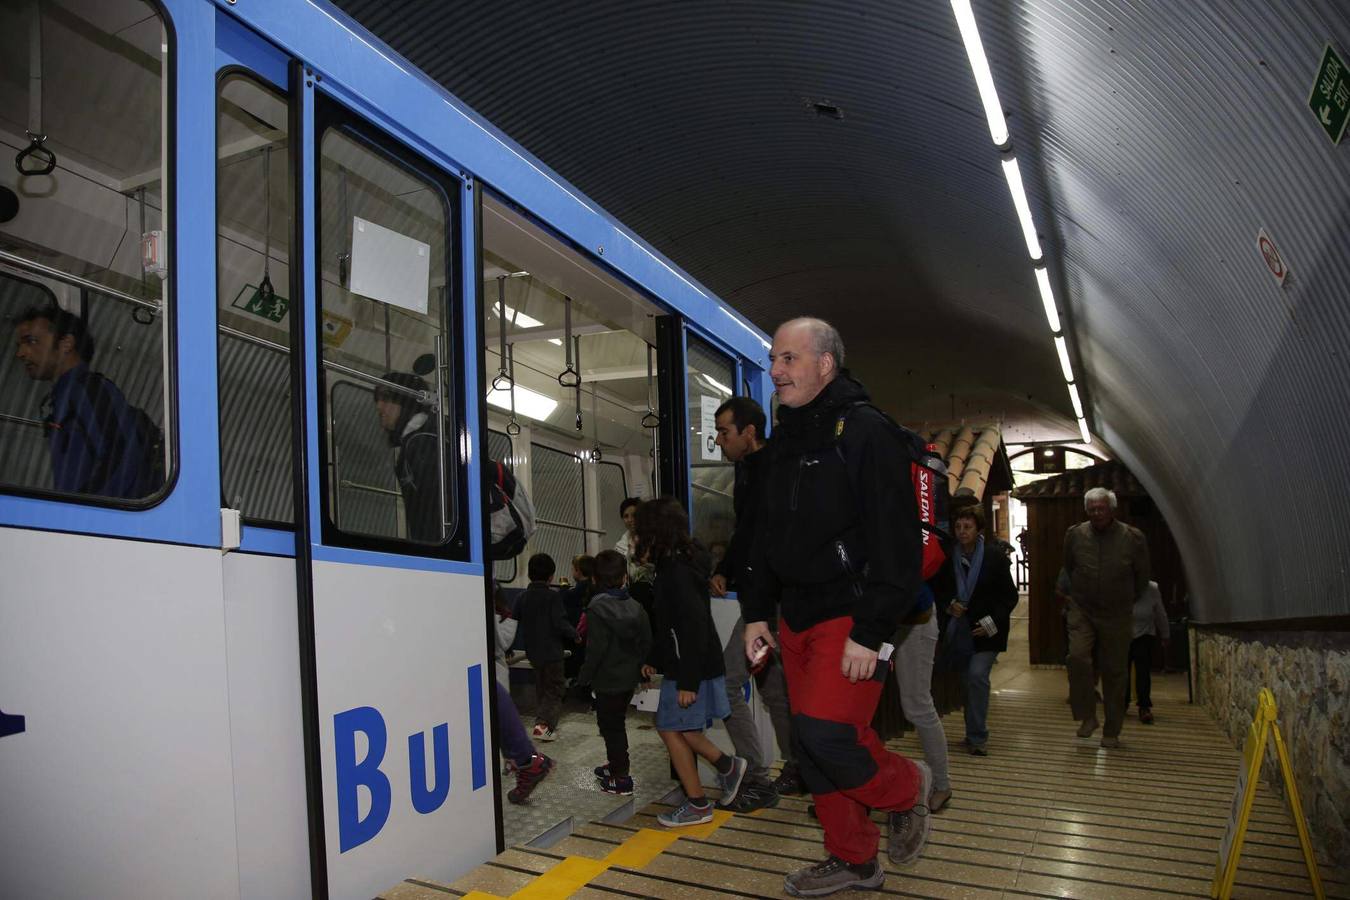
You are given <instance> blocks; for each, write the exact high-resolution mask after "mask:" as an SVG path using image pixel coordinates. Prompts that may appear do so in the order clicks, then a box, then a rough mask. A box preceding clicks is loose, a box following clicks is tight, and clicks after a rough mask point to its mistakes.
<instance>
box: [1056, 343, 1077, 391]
mask: <svg viewBox="0 0 1350 900" xmlns="http://www.w3.org/2000/svg"><path fill="white" fill-rule="evenodd" d="M1055 352H1056V353H1058V354H1059V367H1060V368H1061V369H1063V370H1064V380H1065V381H1067V382H1069V383H1070V384H1072V383H1073V363H1071V362H1069V345H1068V344H1067V343H1065V341H1064V335H1062V334H1058V335H1055Z"/></svg>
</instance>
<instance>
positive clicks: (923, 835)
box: [886, 762, 933, 866]
mask: <svg viewBox="0 0 1350 900" xmlns="http://www.w3.org/2000/svg"><path fill="white" fill-rule="evenodd" d="M914 765H916V766H918V767H919V792H918V794H916V795H915V796H916V797H917V798H918V799H916V800H915V802H914V805H913V806H912V807H910V808H909V809H907V810H905V811H904V812H893V813H891V814H890V815H889V816H888V817H887V818H889V820H890V826H891V832H890V834H889V835H888V836H887V837H886V855H887V856H889V857H890V858H891V862H893V863H895V864H896V865H897V866H907V865H909V864H910V863H912V862H914V861H915V860H916V859H918V858H919V854H920V853H922V852H923V845H924V844H926V843H928V832H929V831H931V830H932V828H933V818H932V816H930V815H929V814H928V812H929V810H928V798H929V797H931V796H932V795H933V770H932V769H930V768H928V763H926V762H916V763H915V764H914Z"/></svg>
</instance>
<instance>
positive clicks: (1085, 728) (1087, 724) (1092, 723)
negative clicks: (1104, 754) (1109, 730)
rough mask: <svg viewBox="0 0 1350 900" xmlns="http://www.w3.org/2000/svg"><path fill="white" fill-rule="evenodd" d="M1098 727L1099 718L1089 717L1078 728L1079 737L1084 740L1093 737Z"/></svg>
mask: <svg viewBox="0 0 1350 900" xmlns="http://www.w3.org/2000/svg"><path fill="white" fill-rule="evenodd" d="M1097 727H1098V722H1097V717H1096V716H1088V717H1087V718H1086V719H1084V720H1083V724H1082V725H1079V726H1078V736H1079V737H1082V738H1089V737H1092V733H1093V732H1094V731H1096V730H1097Z"/></svg>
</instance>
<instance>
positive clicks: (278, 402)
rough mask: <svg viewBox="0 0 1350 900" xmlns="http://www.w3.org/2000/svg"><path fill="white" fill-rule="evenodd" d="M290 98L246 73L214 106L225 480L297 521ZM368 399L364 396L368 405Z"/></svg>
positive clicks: (253, 501)
mask: <svg viewBox="0 0 1350 900" xmlns="http://www.w3.org/2000/svg"><path fill="white" fill-rule="evenodd" d="M287 128H288V106H287V102H286V98H285V97H284V96H282V95H281V94H280V93H278V92H276V91H274V90H272V89H270V88H267V87H264V86H263V85H262V84H261V83H260V82H258V81H256V80H255V79H253V78H251V77H249V76H247V75H243V74H229V75H226V76H225V77H224V78H223V79H221V81H220V91H219V97H218V106H217V112H216V221H217V225H216V306H217V316H218V319H219V334H218V337H217V340H218V349H219V354H220V489H221V494H222V502H223V504H224V505H225V506H228V507H231V508H233V509H238V510H240V511H241V512H242V513H243V515H244V518H245V519H246V520H248V521H251V522H262V523H275V524H282V525H289V524H291V523H292V522H294V520H295V517H294V508H293V507H294V499H293V492H292V490H291V484H292V476H291V371H290V357H289V352H290V327H291V319H290V302H291V301H290V296H289V295H290V293H291V289H290V236H291V204H292V190H291V175H290V164H289V153H288V141H287ZM369 403H370V399H369V397H367V398H366V405H367V406H369Z"/></svg>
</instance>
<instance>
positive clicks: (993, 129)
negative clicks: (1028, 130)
mask: <svg viewBox="0 0 1350 900" xmlns="http://www.w3.org/2000/svg"><path fill="white" fill-rule="evenodd" d="M952 12H954V13H956V24H957V27H959V28H960V29H961V40H962V41H964V42H965V45H966V56H968V57H970V69H971V71H972V72H974V74H975V86H976V87H978V88H979V89H980V100H981V101H982V102H983V103H984V117H985V118H986V119H988V120H989V136H990V137H991V138H993V139H994V144H995V146H998V147H1003V146H1006V145H1007V143H1008V123H1007V121H1006V120H1005V119H1004V118H1003V106H1002V105H1001V104H1000V103H999V102H998V91H996V90H995V89H994V75H993V73H992V72H990V71H989V59H988V58H987V57H986V56H985V55H984V43H983V42H982V41H981V40H980V29H979V28H978V27H977V26H976V25H975V13H974V11H973V10H971V8H970V0H952Z"/></svg>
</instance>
